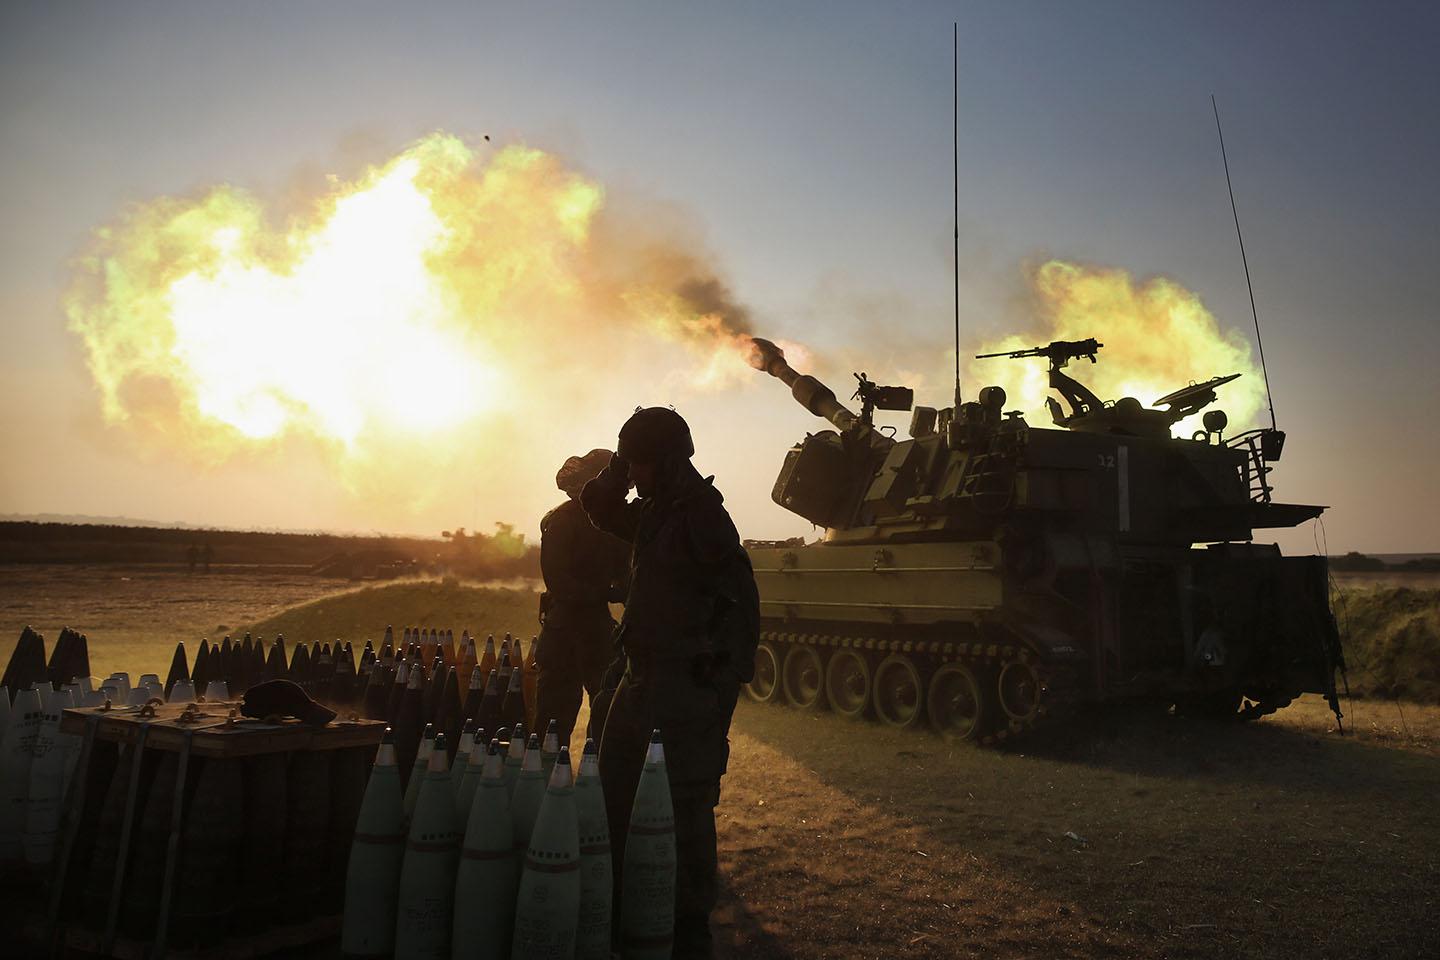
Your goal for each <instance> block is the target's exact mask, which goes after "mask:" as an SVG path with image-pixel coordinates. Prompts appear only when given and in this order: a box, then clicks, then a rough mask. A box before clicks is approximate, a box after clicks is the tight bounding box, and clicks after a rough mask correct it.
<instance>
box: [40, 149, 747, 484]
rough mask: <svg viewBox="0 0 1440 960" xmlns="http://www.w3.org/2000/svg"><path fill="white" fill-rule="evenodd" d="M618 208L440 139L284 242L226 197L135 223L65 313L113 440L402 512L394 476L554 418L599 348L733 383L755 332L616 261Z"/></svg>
mask: <svg viewBox="0 0 1440 960" xmlns="http://www.w3.org/2000/svg"><path fill="white" fill-rule="evenodd" d="M603 201H604V194H603V191H602V190H601V188H600V187H599V186H598V185H597V184H595V183H594V182H592V181H590V180H588V179H587V178H585V177H583V176H581V175H579V174H576V173H574V172H572V171H570V170H568V169H566V168H565V167H564V165H563V164H562V163H561V162H560V161H559V160H558V159H557V158H555V157H554V156H552V155H550V154H547V153H545V152H543V151H540V150H536V149H532V148H528V147H523V146H508V147H505V148H502V149H498V150H494V151H491V150H490V149H489V148H484V152H483V153H482V152H480V150H478V149H476V148H472V147H471V146H468V145H466V144H465V143H464V142H462V141H461V140H459V139H457V138H455V137H452V136H448V135H445V134H435V135H432V136H430V137H427V138H425V139H424V140H421V141H420V142H418V143H416V144H414V145H413V146H411V147H410V148H408V149H407V150H405V151H404V152H402V153H401V154H399V155H398V156H396V157H394V158H392V159H391V160H390V161H388V162H387V163H384V164H382V165H379V166H377V167H374V168H371V169H370V170H368V171H366V172H365V173H364V174H362V175H361V176H360V177H358V178H357V179H356V180H355V181H354V182H352V183H336V184H335V185H334V189H333V190H332V192H330V193H329V194H327V195H325V196H322V197H320V198H318V199H316V200H315V201H314V203H313V204H312V206H311V208H310V209H309V210H307V211H306V212H305V214H304V215H303V216H301V217H298V218H296V219H294V220H292V221H290V222H288V223H284V224H280V225H273V224H271V223H269V222H267V220H266V212H265V210H264V209H263V207H262V205H261V204H260V203H259V202H258V201H257V200H256V199H254V198H253V197H251V196H249V195H247V194H245V193H244V192H242V191H240V190H237V189H235V188H232V187H228V186H222V187H218V188H215V189H213V190H211V191H210V192H208V193H206V194H205V195H204V196H202V197H199V198H198V199H194V200H180V199H172V198H163V199H160V200H156V201H153V202H150V203H145V204H140V205H137V206H135V207H133V208H131V209H130V210H128V211H127V212H126V213H125V214H124V216H123V218H122V219H121V220H120V221H119V222H118V223H117V224H115V225H113V226H110V227H106V228H104V229H101V230H99V231H97V234H96V239H95V245H94V248H93V250H92V251H91V252H90V253H89V254H88V255H87V256H86V257H85V258H83V259H82V260H81V261H80V263H79V270H78V274H77V279H76V282H75V284H74V286H73V288H72V290H71V291H70V294H69V295H68V297H67V302H66V310H67V313H68V316H69V319H70V326H71V329H72V330H74V331H75V332H76V333H77V334H79V335H80V337H81V338H82V339H83V341H84V345H85V349H86V356H87V360H88V363H89V366H90V370H91V372H92V374H93V376H94V379H95V383H96V386H97V388H98V391H99V394H100V401H101V408H102V412H103V414H104V416H105V418H106V420H107V421H108V422H111V423H116V424H124V425H126V426H128V427H130V428H132V429H133V430H135V431H136V432H137V433H138V434H140V435H143V436H147V437H150V438H152V439H158V440H160V441H161V442H162V443H164V444H166V445H167V446H170V447H178V448H180V449H181V450H182V451H183V452H184V453H185V454H187V455H189V456H191V457H193V458H195V459H198V460H200V461H202V462H205V463H210V464H219V463H223V462H225V461H226V460H227V459H229V458H230V457H232V456H234V455H236V454H242V453H257V452H258V453H264V452H266V451H269V450H273V449H278V448H279V446H280V445H281V444H288V443H293V442H296V441H299V442H302V443H309V444H313V445H315V446H317V447H318V448H319V449H321V450H322V451H324V452H325V453H326V454H327V455H329V456H331V457H333V458H334V460H335V462H337V463H338V465H339V466H340V467H341V468H342V470H341V473H342V476H343V477H344V478H345V479H346V481H347V482H348V483H350V485H351V486H352V487H362V486H363V487H366V488H369V490H370V492H372V493H381V494H388V493H398V492H399V491H400V490H402V489H403V490H405V491H406V492H407V494H411V493H413V492H414V488H415V487H416V485H417V478H416V477H415V475H414V474H413V473H409V472H406V471H395V470H387V468H386V464H387V463H395V462H398V461H404V460H405V459H406V458H407V457H413V456H421V457H423V458H424V460H425V462H426V463H428V464H431V465H434V464H436V463H437V462H438V461H437V459H436V457H437V453H436V451H438V450H443V449H445V448H446V447H447V446H453V445H455V444H460V443H472V444H473V442H474V439H475V437H474V430H473V428H474V426H475V425H476V424H477V422H480V421H482V420H487V421H490V422H498V420H497V418H498V419H503V418H504V417H506V416H520V415H521V413H522V412H523V413H524V415H525V416H526V417H528V418H532V419H533V418H534V417H535V416H536V415H537V414H538V415H539V416H541V417H546V416H547V415H553V416H559V415H563V413H562V410H561V409H559V407H560V404H561V398H562V397H563V396H564V395H565V394H566V391H567V389H569V390H571V392H573V382H572V383H571V386H570V387H565V386H562V387H560V388H558V389H557V388H556V387H555V386H554V385H555V384H556V383H557V382H561V383H565V382H567V381H576V380H579V379H582V378H584V377H586V376H588V375H591V374H593V373H594V372H595V369H596V365H597V361H600V360H603V359H604V356H605V354H604V353H602V352H601V351H602V350H607V351H608V353H609V355H610V356H611V358H612V362H611V363H610V365H609V366H608V367H607V368H606V370H605V372H606V373H609V374H611V375H612V377H613V376H614V375H615V374H617V373H618V372H619V369H620V367H621V366H623V364H621V363H620V362H619V361H617V360H614V357H615V355H616V354H618V353H623V343H624V338H625V337H626V336H637V337H642V338H643V339H644V340H646V341H655V342H660V343H662V344H665V343H668V344H670V346H669V347H664V348H663V349H665V350H668V351H669V352H670V356H669V363H668V368H669V369H672V370H680V371H683V372H684V373H683V375H684V376H685V378H686V379H687V380H690V381H694V382H699V383H701V384H704V383H706V382H711V381H715V382H717V383H718V380H719V379H720V378H719V377H718V375H717V374H716V373H715V372H714V371H715V370H716V369H720V370H724V369H727V368H728V367H729V366H730V364H727V363H726V361H725V357H726V355H728V354H731V353H733V352H735V351H734V348H733V347H732V346H731V343H732V341H734V340H735V339H736V338H737V337H739V336H741V335H742V333H743V331H744V330H746V329H747V326H746V318H745V315H744V311H743V309H741V308H739V307H738V306H736V305H735V304H734V303H733V302H732V301H731V300H730V298H729V296H728V292H727V291H726V290H725V288H724V285H723V284H721V283H720V282H719V281H718V280H716V279H715V278H714V276H713V275H711V273H710V272H709V268H708V266H707V265H706V261H705V258H704V257H703V256H702V255H701V254H699V253H697V252H694V251H692V250H686V249H683V248H677V247H676V246H675V244H674V242H673V241H672V240H670V239H668V238H666V237H664V236H662V235H660V234H659V233H658V232H656V233H654V234H653V235H646V236H644V237H640V238H637V237H635V236H627V237H626V238H625V239H624V242H623V243H610V242H608V241H610V240H613V239H615V237H614V234H616V233H617V232H618V231H617V230H616V229H615V228H611V229H610V230H609V235H606V233H605V231H606V224H605V223H604V220H603V217H602V214H603V212H604V202H603ZM632 232H633V231H632ZM616 248H623V251H624V252H623V253H617V252H616ZM656 334H659V337H658V338H657V337H656ZM733 363H734V364H735V365H738V364H739V363H740V361H739V360H738V359H734V360H733ZM391 481H393V482H391ZM421 485H422V486H423V484H421Z"/></svg>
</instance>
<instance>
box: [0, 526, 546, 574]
mask: <svg viewBox="0 0 1440 960" xmlns="http://www.w3.org/2000/svg"><path fill="white" fill-rule="evenodd" d="M0 563H129V564H161V565H169V566H176V567H187V568H189V567H191V566H195V567H199V568H201V569H204V568H205V567H206V566H207V565H208V566H212V567H214V566H220V567H236V566H287V567H292V568H294V567H299V568H304V569H306V570H308V571H310V572H312V573H315V574H317V575H319V576H328V577H339V578H344V579H352V580H356V579H374V578H381V579H384V578H389V577H395V576H399V575H401V574H413V573H453V574H456V575H458V576H463V577H471V578H479V579H510V578H517V577H536V576H539V573H540V551H539V550H538V548H537V547H536V546H535V545H534V544H529V543H526V542H525V536H524V534H517V533H515V531H514V530H513V528H511V527H509V526H508V525H506V524H497V525H496V531H495V533H493V534H490V535H485V534H471V533H467V532H466V531H465V530H464V529H463V528H461V529H457V530H455V531H453V532H452V531H448V530H447V531H445V532H444V533H442V534H441V536H439V537H434V538H430V537H390V536H384V535H371V536H353V535H344V534H335V533H314V532H311V533H296V532H271V531H263V530H217V529H195V528H192V527H184V526H171V525H159V524H156V525H149V526H122V525H116V524H107V523H58V522H35V521H0Z"/></svg>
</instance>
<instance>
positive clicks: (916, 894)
mask: <svg viewBox="0 0 1440 960" xmlns="http://www.w3.org/2000/svg"><path fill="white" fill-rule="evenodd" d="M15 569H16V568H10V569H9V570H7V571H5V574H6V575H5V576H3V577H0V609H3V610H4V614H3V616H4V618H5V620H4V623H3V630H4V631H5V632H6V633H5V635H6V638H7V639H6V646H5V648H4V649H3V650H0V652H3V653H4V654H5V655H8V645H9V644H10V643H13V639H14V636H15V635H16V634H18V630H19V625H20V624H22V623H25V622H31V623H34V624H35V625H36V626H37V627H39V628H41V629H43V630H45V632H46V633H47V634H49V635H52V636H53V634H54V632H55V631H56V630H58V627H59V626H60V625H61V623H62V622H64V623H69V624H70V625H72V626H76V627H77V628H79V629H83V630H86V631H87V632H88V633H89V634H90V636H91V637H92V641H93V644H94V645H93V646H92V657H93V659H94V665H95V669H96V672H97V673H98V672H101V671H105V670H110V669H115V668H116V667H118V666H120V665H121V664H122V663H123V664H124V665H125V666H126V667H127V668H128V669H131V670H140V669H144V668H145V667H144V666H143V665H145V664H148V665H149V668H150V669H159V668H161V667H163V666H164V664H165V662H166V660H167V659H168V656H169V651H170V648H171V646H172V645H173V643H174V640H175V639H178V638H181V637H183V638H185V639H195V638H198V637H199V636H201V635H211V636H213V635H214V634H215V633H217V632H223V631H224V630H225V629H229V630H231V631H232V632H233V631H235V630H239V629H244V628H245V627H247V626H249V627H251V628H253V629H255V630H257V631H258V632H261V633H263V634H264V635H266V636H269V635H273V633H275V632H277V631H278V632H284V633H285V634H286V635H287V636H289V637H292V638H294V639H298V640H315V639H322V638H323V639H333V638H334V637H335V636H344V637H346V638H348V639H351V640H356V639H363V638H364V637H366V636H371V637H374V636H378V635H379V634H380V632H381V631H382V630H383V628H384V624H385V623H386V622H392V623H395V624H396V625H397V626H399V625H401V624H403V623H422V622H423V623H431V624H435V625H437V626H453V627H454V628H455V629H457V630H458V629H460V628H462V627H465V626H468V627H469V628H470V629H471V630H472V631H479V632H482V633H483V632H491V631H494V632H500V631H503V630H511V631H512V632H521V633H524V634H525V635H526V636H527V637H528V635H529V633H530V632H532V631H533V626H531V625H532V624H533V623H534V594H533V592H531V591H530V590H528V589H519V590H502V589H497V588H494V587H490V588H477V587H471V586H466V585H456V584H441V583H436V582H426V581H416V582H403V583H398V584H392V585H387V586H384V587H370V588H363V589H360V590H355V589H353V588H351V587H350V585H348V584H345V583H343V582H337V581H328V582H327V581H319V580H314V579H312V578H309V577H304V576H292V575H284V574H256V575H253V576H248V577H247V576H242V575H236V576H234V577H232V576H231V575H229V574H225V575H214V574H212V575H211V577H209V578H201V577H195V578H186V577H185V576H184V575H183V574H178V575H177V574H174V573H170V574H165V575H162V574H161V573H159V572H153V571H152V572H151V573H146V572H145V571H143V570H138V571H135V570H132V571H130V572H128V573H123V574H122V573H121V572H120V571H117V570H115V569H113V568H111V569H99V568H96V569H94V570H89V571H87V570H84V569H83V568H82V569H81V570H77V569H76V568H73V567H68V568H63V571H55V570H50V571H41V570H35V569H34V568H20V573H21V574H22V576H21V577H19V578H17V577H15V576H11V575H10V574H11V573H14V572H15ZM26 577H28V578H29V579H25V578H26ZM127 578H128V579H127ZM222 625H225V626H222ZM1346 708H1347V712H1348V714H1349V715H1348V716H1347V724H1348V725H1349V726H1350V735H1348V736H1345V737H1341V736H1339V735H1338V734H1337V733H1336V732H1335V729H1334V720H1333V717H1331V716H1330V714H1329V713H1328V712H1327V711H1326V710H1325V708H1324V705H1323V703H1321V702H1319V700H1318V699H1307V700H1305V701H1303V702H1301V703H1298V704H1296V705H1294V706H1292V707H1290V708H1288V709H1287V710H1285V711H1282V712H1281V713H1279V714H1277V715H1275V716H1272V717H1268V718H1265V719H1263V720H1261V721H1259V722H1256V723H1252V724H1248V725H1236V726H1223V725H1222V726H1215V725H1209V724H1202V723H1197V722H1190V721H1184V720H1180V719H1176V718H1173V717H1168V716H1153V715H1150V716H1146V715H1142V714H1140V713H1138V712H1133V711H1132V712H1124V711H1110V712H1107V713H1103V714H1093V715H1087V716H1084V717H1081V718H1078V719H1077V720H1076V721H1075V722H1074V723H1071V724H1068V725H1067V726H1066V728H1065V729H1064V730H1063V731H1060V732H1059V733H1058V734H1055V735H1052V736H1049V737H1047V738H1045V739H1040V740H1032V741H1030V742H1028V743H1023V744H1021V745H1019V746H1017V747H1015V748H1013V749H1008V750H980V749H972V748H966V747H958V746H954V745H952V744H950V743H948V742H946V741H943V740H940V739H939V738H937V737H935V736H933V735H930V734H927V733H910V734H902V733H899V732H896V731H892V730H888V729H885V728H882V727H879V726H876V725H874V724H870V723H849V722H846V721H844V720H842V719H841V718H839V717H836V716H834V715H831V714H827V713H819V714H806V713H801V712H798V711H795V710H791V709H786V708H781V707H770V706H759V705H756V704H751V703H742V704H741V706H740V708H739V709H738V711H737V713H736V718H735V723H734V727H733V730H732V741H733V754H732V760H731V769H730V774H729V775H728V776H727V777H726V780H725V783H724V788H723V791H724V792H723V798H722V802H721V806H720V809H719V832H720V857H721V871H722V883H723V893H722V901H721V905H720V908H719V910H718V911H717V932H718V935H719V938H720V946H721V955H722V956H725V957H735V958H742V957H743V958H751V957H756V958H805V960H808V958H829V957H835V958H850V957H854V958H870V957H873V958H893V957H899V958H922V957H1016V958H1019V957H1097V956H1099V957H1147V958H1148V957H1156V958H1160V957H1182V958H1183V957H1266V958H1270V957H1280V958H1286V957H1294V958H1301V957H1304V958H1306V960H1310V958H1315V957H1419V956H1436V955H1440V913H1437V910H1440V803H1437V798H1440V708H1437V707H1433V706H1422V705H1418V704H1413V703H1403V704H1397V703H1396V702H1393V701H1390V700H1383V699H1374V698H1371V699H1357V700H1355V701H1354V702H1352V703H1349V704H1346ZM582 728H583V721H582ZM577 739H578V738H577ZM578 745H579V744H578V743H577V744H576V746H578Z"/></svg>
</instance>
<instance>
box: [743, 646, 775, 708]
mask: <svg viewBox="0 0 1440 960" xmlns="http://www.w3.org/2000/svg"><path fill="white" fill-rule="evenodd" d="M779 691H780V658H779V656H778V655H776V653H775V648H774V647H773V646H771V645H770V644H769V643H767V642H761V644H760V645H759V646H758V647H756V648H755V676H754V677H753V678H752V679H751V681H750V682H749V683H747V684H745V692H746V694H748V695H749V697H750V699H751V700H754V701H755V702H756V703H774V702H775V701H776V700H777V699H778V697H777V696H776V694H778V693H779Z"/></svg>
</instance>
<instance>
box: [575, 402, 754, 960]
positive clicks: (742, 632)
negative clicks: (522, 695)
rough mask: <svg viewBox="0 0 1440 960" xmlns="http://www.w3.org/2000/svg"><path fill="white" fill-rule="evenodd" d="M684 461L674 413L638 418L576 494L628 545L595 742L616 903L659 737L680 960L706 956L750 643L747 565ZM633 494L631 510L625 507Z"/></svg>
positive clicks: (681, 428)
mask: <svg viewBox="0 0 1440 960" xmlns="http://www.w3.org/2000/svg"><path fill="white" fill-rule="evenodd" d="M694 452H695V447H694V443H693V442H692V441H691V439H690V428H689V427H688V426H687V425H686V423H685V421H684V420H683V419H682V418H681V417H680V415H679V414H677V413H675V411H673V410H667V409H663V408H660V407H650V408H647V409H643V410H637V411H636V412H635V414H634V415H633V416H632V417H631V418H630V419H629V420H628V421H626V423H625V425H624V426H623V427H622V428H621V430H620V442H619V446H618V451H617V453H616V455H615V456H614V457H613V458H612V459H611V461H610V463H609V465H608V466H607V467H606V468H605V470H604V471H603V472H602V473H601V474H600V475H599V476H598V477H596V478H595V479H594V480H592V481H590V483H588V484H587V485H586V486H585V489H584V491H583V492H582V494H581V504H582V505H583V506H584V508H585V512H586V513H587V514H589V516H590V520H591V522H592V523H594V524H595V526H597V527H599V528H600V529H601V530H605V531H607V532H609V533H613V534H615V535H616V536H617V537H619V538H621V539H622V540H625V541H627V542H628V543H630V544H632V552H631V559H630V590H629V594H628V596H627V598H626V601H625V614H624V617H623V618H622V621H621V624H620V628H619V631H618V633H617V646H618V647H619V648H620V650H621V657H620V659H619V660H617V661H616V664H615V665H613V666H612V668H611V671H610V675H608V676H607V678H606V680H607V683H606V686H607V688H608V687H610V686H612V685H613V687H614V692H613V694H612V695H611V697H610V704H609V713H608V716H607V717H606V719H605V725H604V732H603V736H602V738H601V742H600V777H601V782H602V784H603V786H604V793H605V804H606V808H607V814H608V818H609V821H610V842H611V844H612V850H613V858H614V860H613V862H614V869H615V874H616V877H617V881H616V884H615V889H616V890H617V891H619V890H620V889H621V888H622V885H621V883H620V881H619V879H618V878H619V877H620V876H621V873H622V871H623V865H624V854H625V850H624V843H625V836H626V833H627V829H628V827H629V822H630V808H631V804H632V802H633V800H634V797H635V788H636V785H637V784H638V782H639V779H640V772H641V769H642V768H643V766H644V762H645V753H646V747H647V742H648V740H649V738H650V733H651V731H652V730H654V729H656V728H658V729H659V730H660V731H661V735H662V736H663V737H664V740H665V758H666V763H667V769H668V772H669V778H670V789H671V794H672V797H673V801H674V808H675V845H676V860H677V874H676V890H675V954H674V955H675V956H676V957H677V958H680V957H708V956H710V952H711V937H710V911H711V910H712V909H713V908H714V906H715V899H716V877H715V870H716V862H715V861H716V851H715V805H716V804H717V803H719V801H720V778H721V776H722V775H723V774H724V773H725V765H726V761H727V760H728V758H729V754H730V744H729V739H728V734H729V730H730V717H731V714H732V713H733V712H734V710H735V698H736V696H737V694H738V692H739V689H740V683H741V682H742V680H743V679H745V678H746V677H747V676H748V673H749V668H750V667H751V666H752V665H753V662H754V648H755V642H756V640H757V639H758V632H759V597H758V594H757V593H756V589H755V577H754V573H753V571H752V570H751V568H750V560H749V557H748V555H747V554H746V553H745V551H744V549H743V548H742V547H741V545H740V536H739V534H738V533H737V532H736V530H735V525H734V523H732V522H731V520H730V515H729V513H727V512H726V510H725V507H724V505H723V503H724V498H723V497H722V496H721V495H720V493H719V491H717V490H716V489H715V488H714V486H712V484H711V480H712V479H713V478H709V477H702V476H701V475H700V474H699V472H697V471H696V469H695V467H694V466H693V465H692V464H691V463H690V457H691V456H692V455H693V454H694ZM632 484H633V485H634V487H635V490H636V493H637V494H639V496H638V498H637V499H635V500H628V501H627V499H626V498H627V496H628V493H629V489H630V486H631V485H632ZM622 669H623V676H622V675H621V671H622ZM612 681H613V683H612Z"/></svg>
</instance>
